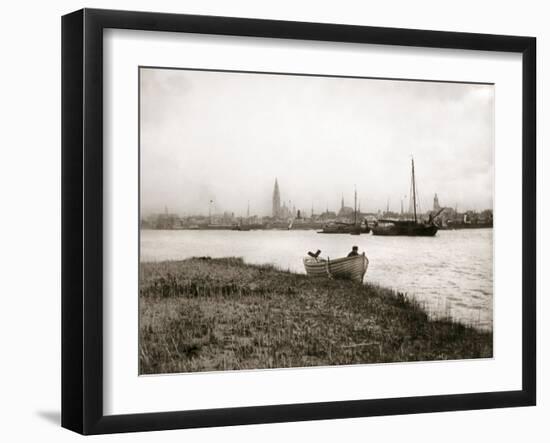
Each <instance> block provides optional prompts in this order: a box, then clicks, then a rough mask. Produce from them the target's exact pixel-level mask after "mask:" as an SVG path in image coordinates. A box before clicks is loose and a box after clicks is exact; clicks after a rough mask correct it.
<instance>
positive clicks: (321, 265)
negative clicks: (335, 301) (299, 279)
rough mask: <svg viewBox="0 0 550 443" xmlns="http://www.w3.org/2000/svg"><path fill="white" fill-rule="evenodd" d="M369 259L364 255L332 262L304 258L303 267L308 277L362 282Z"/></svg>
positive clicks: (329, 260)
mask: <svg viewBox="0 0 550 443" xmlns="http://www.w3.org/2000/svg"><path fill="white" fill-rule="evenodd" d="M368 266H369V259H368V258H367V257H366V255H365V253H363V254H361V255H356V256H352V257H343V258H337V259H334V260H331V259H330V258H329V259H326V260H325V259H323V258H313V257H305V258H304V267H305V268H306V273H307V275H308V276H310V277H330V278H341V279H348V280H353V281H356V282H359V283H361V282H363V277H364V276H365V273H366V272H367V267H368Z"/></svg>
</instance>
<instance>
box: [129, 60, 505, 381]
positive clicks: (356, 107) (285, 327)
mask: <svg viewBox="0 0 550 443" xmlns="http://www.w3.org/2000/svg"><path fill="white" fill-rule="evenodd" d="M138 75H139V177H140V183H139V187H140V193H139V199H140V201H139V205H140V220H139V224H140V230H139V231H140V234H139V235H140V244H139V247H140V256H139V373H140V374H141V375H153V374H169V373H188V372H210V371H231V370H255V369H282V368H304V367H315V366H341V365H358V364H363V365H364V364H381V363H404V362H431V361H439V360H470V359H489V358H492V357H493V334H494V330H493V306H494V303H495V299H497V298H498V296H499V294H495V293H494V291H493V226H494V223H495V220H494V214H493V200H494V172H495V171H494V148H495V146H494V145H495V143H494V123H495V122H494V104H495V85H494V84H492V83H473V82H459V81H457V82H448V81H426V80H422V79H393V78H365V77H343V76H324V75H315V74H295V73H270V72H245V71H216V70H199V69H193V68H189V67H183V68H174V67H147V66H141V67H139V71H138ZM499 215H501V216H504V217H509V216H513V214H499Z"/></svg>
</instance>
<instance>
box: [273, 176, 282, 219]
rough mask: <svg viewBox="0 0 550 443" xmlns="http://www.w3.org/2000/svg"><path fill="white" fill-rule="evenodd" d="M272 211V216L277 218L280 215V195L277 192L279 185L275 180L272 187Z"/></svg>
mask: <svg viewBox="0 0 550 443" xmlns="http://www.w3.org/2000/svg"><path fill="white" fill-rule="evenodd" d="M272 203H273V211H272V216H273V217H275V218H277V217H279V216H280V214H281V193H280V192H279V183H277V179H275V186H274V187H273V200H272Z"/></svg>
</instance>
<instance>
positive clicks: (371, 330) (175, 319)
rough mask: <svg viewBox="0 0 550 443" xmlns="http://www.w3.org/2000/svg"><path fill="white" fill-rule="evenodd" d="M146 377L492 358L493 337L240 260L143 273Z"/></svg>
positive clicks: (373, 295)
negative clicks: (169, 374) (225, 371)
mask: <svg viewBox="0 0 550 443" xmlns="http://www.w3.org/2000/svg"><path fill="white" fill-rule="evenodd" d="M139 343H140V346H139V351H140V361H139V366H140V373H141V374H159V373H176V372H195V371H218V370H238V369H265V368H289V367H305V366H326V365H349V364H365V363H385V362H405V361H429V360H454V359H471V358H486V357H492V353H493V347H492V343H493V340H492V333H491V332H484V331H479V330H477V329H474V328H472V327H469V326H464V325H462V324H460V323H457V322H454V321H452V320H445V319H443V320H441V319H440V320H434V319H430V317H429V316H428V314H427V313H426V311H425V310H424V309H423V308H422V306H421V305H420V304H419V303H417V302H416V301H415V300H411V299H409V298H408V297H407V296H406V295H404V294H402V293H399V292H394V291H392V290H389V289H386V288H382V287H379V286H374V285H369V284H366V285H361V284H357V283H353V282H351V281H346V280H331V279H328V278H327V279H311V278H308V277H307V276H305V275H301V274H294V273H291V272H288V271H282V270H279V269H276V268H275V267H273V266H269V265H267V266H259V265H249V264H245V263H244V262H243V260H242V259H240V258H223V259H210V258H208V257H202V258H192V259H188V260H183V261H166V262H159V263H142V264H141V265H140V342H139Z"/></svg>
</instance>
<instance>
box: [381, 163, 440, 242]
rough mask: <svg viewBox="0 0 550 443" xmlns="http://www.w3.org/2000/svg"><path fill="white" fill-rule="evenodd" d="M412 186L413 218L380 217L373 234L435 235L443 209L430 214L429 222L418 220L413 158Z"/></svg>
mask: <svg viewBox="0 0 550 443" xmlns="http://www.w3.org/2000/svg"><path fill="white" fill-rule="evenodd" d="M411 169H412V173H411V188H412V198H413V216H414V218H413V219H412V220H394V219H380V220H378V221H377V222H376V223H375V224H374V226H373V227H372V233H373V235H406V236H418V237H433V236H434V235H435V234H436V233H437V230H438V229H439V227H438V226H437V225H436V224H435V221H434V220H435V217H437V216H438V215H439V213H440V212H441V211H442V210H443V209H441V210H440V211H439V212H438V213H437V214H435V215H433V216H432V215H430V218H429V220H428V221H427V222H423V221H421V220H418V217H417V214H416V180H415V176H414V159H411Z"/></svg>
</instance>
